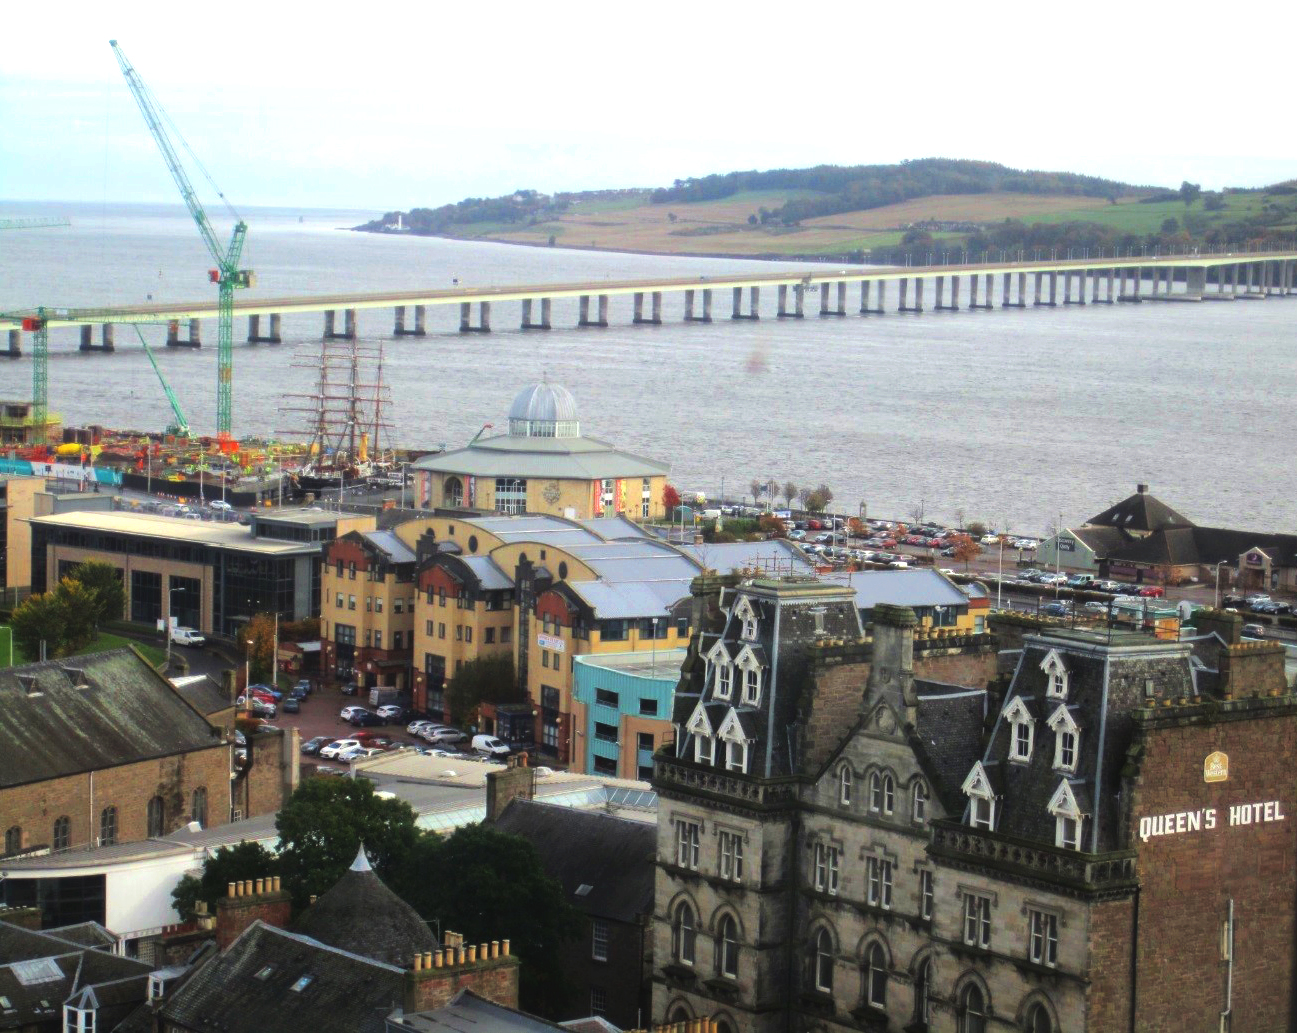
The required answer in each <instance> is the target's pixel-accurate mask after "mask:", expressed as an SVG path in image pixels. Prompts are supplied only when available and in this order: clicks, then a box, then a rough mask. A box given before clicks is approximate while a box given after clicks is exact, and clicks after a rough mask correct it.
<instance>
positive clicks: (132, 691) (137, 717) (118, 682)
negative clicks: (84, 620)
mask: <svg viewBox="0 0 1297 1033" xmlns="http://www.w3.org/2000/svg"><path fill="white" fill-rule="evenodd" d="M82 679H84V682H83V683H84V684H86V685H88V686H89V687H88V688H78V687H77V685H78V683H79V682H81V680H82ZM29 685H30V686H31V689H32V690H34V691H29V687H28V686H29ZM220 734H221V733H220V731H219V729H216V728H214V727H213V726H212V725H210V724H208V722H207V719H206V718H205V717H204V716H203V715H202V714H200V713H199V712H198V711H197V710H195V709H194V708H193V707H192V706H190V704H189V703H187V702H186V701H185V700H184V699H183V698H182V697H181V696H180V695H179V694H178V693H177V692H176V691H175V689H174V688H173V687H172V686H171V684H170V683H169V682H168V681H167V680H166V679H165V678H163V677H162V676H161V675H160V674H158V673H157V672H156V671H154V670H153V668H152V667H150V666H149V664H148V663H147V662H146V661H145V660H144V659H143V658H142V657H140V656H139V655H138V654H137V653H135V652H134V651H133V650H131V649H115V650H112V651H110V652H106V653H93V654H90V655H87V656H77V657H67V658H65V659H62V660H48V661H46V662H45V663H37V664H28V665H26V666H25V667H12V668H10V669H8V670H0V742H3V743H5V761H4V763H3V764H0V788H3V787H7V786H15V785H23V784H26V783H30V782H39V781H43V780H45V779H51V778H61V777H63V776H65V775H73V774H78V773H81V772H85V771H96V770H102V769H103V768H110V767H116V766H118V765H120V764H131V763H134V762H136V761H141V760H147V759H152V758H156V757H167V756H174V755H176V754H180V753H188V752H190V751H193V750H201V749H208V748H210V747H212V746H216V745H218V744H219V743H220Z"/></svg>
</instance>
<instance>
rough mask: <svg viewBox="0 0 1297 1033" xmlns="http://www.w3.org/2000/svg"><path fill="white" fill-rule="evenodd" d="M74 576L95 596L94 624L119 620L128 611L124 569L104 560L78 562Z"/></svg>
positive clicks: (73, 572)
mask: <svg viewBox="0 0 1297 1033" xmlns="http://www.w3.org/2000/svg"><path fill="white" fill-rule="evenodd" d="M72 577H74V578H76V579H77V580H78V581H80V582H81V584H83V585H84V586H85V587H86V588H87V589H88V590H89V591H90V592H92V593H93V594H94V597H95V612H94V624H95V627H98V626H99V625H100V624H103V623H104V622H105V621H119V620H121V619H122V616H123V615H124V614H125V612H126V589H125V586H124V585H123V584H122V571H121V568H120V567H114V566H113V565H112V564H111V563H104V562H103V561H102V560H86V561H85V562H84V563H78V564H77V566H76V569H74V570H73V571H72Z"/></svg>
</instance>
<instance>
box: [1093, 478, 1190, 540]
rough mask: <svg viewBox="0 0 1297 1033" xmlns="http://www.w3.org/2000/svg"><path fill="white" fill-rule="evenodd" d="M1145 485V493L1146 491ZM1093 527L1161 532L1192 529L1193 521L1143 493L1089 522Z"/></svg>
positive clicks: (1105, 511)
mask: <svg viewBox="0 0 1297 1033" xmlns="http://www.w3.org/2000/svg"><path fill="white" fill-rule="evenodd" d="M1142 487H1143V486H1142V485H1141V489H1142ZM1086 523H1087V524H1089V525H1091V526H1098V527H1117V528H1120V529H1122V530H1123V531H1160V530H1163V529H1165V528H1168V527H1192V526H1193V521H1192V520H1190V519H1189V518H1188V517H1186V516H1183V515H1182V514H1180V513H1177V512H1176V511H1175V510H1174V509H1172V508H1171V507H1170V506H1168V505H1167V504H1166V503H1165V502H1163V501H1162V500H1161V499H1158V498H1155V497H1154V496H1152V495H1150V494H1149V493H1148V492H1147V490H1140V491H1137V492H1135V494H1134V495H1129V496H1127V497H1126V498H1124V499H1122V500H1121V501H1120V502H1118V503H1117V504H1116V505H1115V506H1109V507H1108V508H1107V509H1105V510H1104V511H1103V512H1102V513H1099V514H1098V515H1097V516H1092V517H1091V518H1090V519H1089V520H1087V521H1086Z"/></svg>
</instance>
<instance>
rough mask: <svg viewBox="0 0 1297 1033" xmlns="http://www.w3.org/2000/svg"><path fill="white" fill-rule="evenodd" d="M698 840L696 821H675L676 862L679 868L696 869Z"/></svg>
mask: <svg viewBox="0 0 1297 1033" xmlns="http://www.w3.org/2000/svg"><path fill="white" fill-rule="evenodd" d="M699 841H700V836H699V828H698V823H697V822H696V821H677V822H676V864H678V865H679V866H680V867H681V868H693V869H697V867H698V844H699Z"/></svg>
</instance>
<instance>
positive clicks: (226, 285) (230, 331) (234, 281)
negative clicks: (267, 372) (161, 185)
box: [109, 39, 256, 441]
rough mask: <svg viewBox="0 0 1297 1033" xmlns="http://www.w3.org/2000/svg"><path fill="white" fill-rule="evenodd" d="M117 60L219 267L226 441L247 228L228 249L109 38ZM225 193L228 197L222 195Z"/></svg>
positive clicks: (219, 410)
mask: <svg viewBox="0 0 1297 1033" xmlns="http://www.w3.org/2000/svg"><path fill="white" fill-rule="evenodd" d="M109 46H111V47H112V48H113V54H114V55H116V57H117V63H118V65H120V66H121V70H122V75H123V76H124V77H125V78H126V85H127V86H129V87H130V91H131V95H132V96H133V97H134V98H135V103H136V104H138V105H139V108H140V113H141V114H142V115H143V116H144V122H145V124H146V125H147V126H148V127H149V132H150V133H152V134H153V140H154V142H155V143H156V144H157V145H158V150H159V151H161V152H162V160H163V161H164V162H165V163H166V166H167V168H168V170H170V172H171V178H172V179H173V180H174V181H175V184H176V187H177V188H178V189H179V190H180V196H181V198H182V199H183V200H184V202H185V207H186V208H188V209H189V214H190V216H191V217H192V218H193V220H194V223H195V225H197V227H198V233H199V235H200V236H201V237H202V238H203V244H204V245H205V246H206V248H207V251H208V254H210V255H211V256H212V260H213V261H214V262H215V263H216V268H215V269H212V270H211V271H210V272H209V273H208V278H209V279H210V280H211V281H212V282H213V283H215V284H216V285H217V313H218V320H217V336H216V341H217V345H216V436H217V438H218V439H220V440H221V441H228V440H230V439H231V436H232V433H231V432H232V426H233V419H232V414H233V408H234V292H235V290H236V289H238V288H240V287H251V286H252V285H253V284H254V283H255V282H256V278H255V276H254V275H253V273H252V271H251V270H249V269H240V268H239V259H240V257H241V256H242V254H243V241H244V238H245V237H246V236H247V232H248V226H247V224H246V223H245V222H244V221H243V220H242V219H239V220H238V221H237V222H236V223H235V224H234V232H233V233H232V234H231V236H230V242H229V244H228V245H226V246H225V247H224V248H223V247H222V246H221V242H220V240H219V239H218V238H217V236H216V231H215V230H214V229H213V228H212V223H211V220H210V219H208V217H207V212H206V211H205V210H204V209H203V205H202V202H200V201H199V200H198V195H197V193H196V192H195V191H194V188H193V185H192V184H191V183H190V182H189V177H188V175H186V174H185V169H184V166H183V165H182V164H181V162H180V158H179V156H178V155H177V154H176V151H175V148H174V147H173V146H172V144H171V138H170V137H169V136H168V135H167V131H166V127H165V125H164V120H163V116H162V113H161V111H160V109H159V107H158V105H157V104H156V102H155V101H154V99H153V95H152V94H151V93H150V91H149V89H148V87H147V86H145V85H144V80H143V79H141V78H140V75H139V73H138V72H137V71H136V70H135V68H134V66H133V65H132V64H131V63H130V62H129V61H128V60H127V59H126V55H125V54H123V53H122V49H121V47H119V46H118V45H117V41H116V40H115V39H114V40H109ZM222 197H224V195H222Z"/></svg>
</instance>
